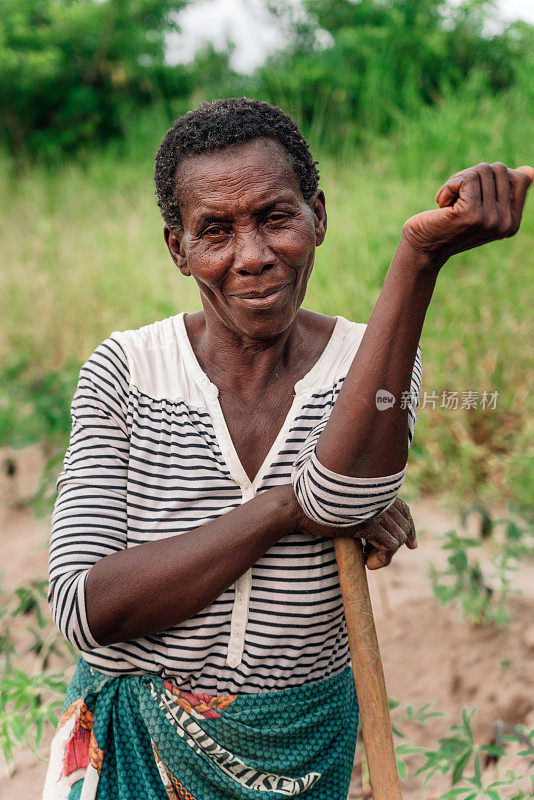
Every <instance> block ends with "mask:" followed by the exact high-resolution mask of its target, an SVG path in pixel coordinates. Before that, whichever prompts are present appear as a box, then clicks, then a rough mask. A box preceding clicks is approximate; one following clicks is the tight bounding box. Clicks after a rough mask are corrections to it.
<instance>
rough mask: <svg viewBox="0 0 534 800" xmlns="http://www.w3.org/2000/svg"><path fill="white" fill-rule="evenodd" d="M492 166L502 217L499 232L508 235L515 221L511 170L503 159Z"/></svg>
mask: <svg viewBox="0 0 534 800" xmlns="http://www.w3.org/2000/svg"><path fill="white" fill-rule="evenodd" d="M491 168H492V170H493V174H494V176H495V195H496V200H497V207H498V209H499V218H500V222H499V232H500V233H501V234H502V235H503V236H506V234H507V233H508V231H509V230H510V228H511V227H512V222H513V220H512V204H511V196H510V178H509V175H508V172H509V170H508V167H507V166H506V164H503V163H502V162H501V161H496V162H495V163H494V164H492V165H491Z"/></svg>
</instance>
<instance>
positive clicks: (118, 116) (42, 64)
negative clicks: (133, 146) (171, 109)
mask: <svg viewBox="0 0 534 800" xmlns="http://www.w3.org/2000/svg"><path fill="white" fill-rule="evenodd" d="M184 5H185V2H184V0H128V2H126V1H125V0H105V2H97V0H59V2H58V1H56V0H25V2H23V3H20V2H18V0H4V2H2V4H1V5H0V98H1V99H0V122H1V123H2V129H3V136H4V138H5V140H6V143H7V144H8V146H9V148H10V149H11V150H12V151H14V152H20V151H21V150H26V151H28V152H29V153H30V154H36V153H38V154H39V155H41V156H47V157H57V156H59V155H61V154H63V153H65V152H72V151H74V150H76V149H77V148H79V147H80V145H83V144H87V143H95V142H99V141H104V140H107V139H109V138H110V137H112V136H116V135H117V134H119V133H122V132H123V130H124V124H125V120H126V119H127V118H128V116H130V115H131V114H132V113H135V111H136V110H137V109H139V108H142V107H146V106H147V105H148V104H150V103H153V102H154V101H155V100H158V99H160V98H161V97H162V94H163V92H164V87H163V86H162V83H161V80H162V78H161V76H162V71H164V45H165V35H166V33H167V32H168V31H170V30H173V29H175V28H176V22H175V19H176V18H175V16H173V15H171V13H170V12H171V11H173V12H177V11H178V10H179V9H180V8H182V7H183V6H184ZM175 71H176V70H175ZM176 87H177V82H175V91H176Z"/></svg>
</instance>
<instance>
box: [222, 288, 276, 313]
mask: <svg viewBox="0 0 534 800" xmlns="http://www.w3.org/2000/svg"><path fill="white" fill-rule="evenodd" d="M288 286H289V284H288V283H284V284H282V285H281V286H271V287H270V288H269V289H264V290H263V291H262V292H246V293H244V294H232V295H230V296H231V297H233V298H235V299H236V300H237V301H238V302H239V303H240V304H242V305H244V306H246V307H247V308H254V309H257V308H270V307H271V306H274V305H276V303H277V302H278V300H279V299H280V298H281V297H282V295H283V293H284V289H286V288H287V287H288Z"/></svg>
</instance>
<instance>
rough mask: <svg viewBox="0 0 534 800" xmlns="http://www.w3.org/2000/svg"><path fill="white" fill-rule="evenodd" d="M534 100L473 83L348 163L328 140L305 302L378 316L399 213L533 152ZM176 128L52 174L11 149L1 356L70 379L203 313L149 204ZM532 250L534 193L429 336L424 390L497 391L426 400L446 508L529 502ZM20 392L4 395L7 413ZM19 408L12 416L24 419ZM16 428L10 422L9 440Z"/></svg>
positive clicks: (423, 424)
mask: <svg viewBox="0 0 534 800" xmlns="http://www.w3.org/2000/svg"><path fill="white" fill-rule="evenodd" d="M479 88H480V87H479ZM533 107H534V94H533V90H532V87H531V86H528V87H523V89H515V90H514V91H513V92H510V93H509V94H508V95H507V96H505V97H501V98H500V99H496V98H493V99H492V98H488V97H487V96H485V95H482V94H480V93H479V91H478V89H477V86H476V83H473V82H472V83H471V84H470V85H469V86H467V87H466V89H465V92H464V93H463V96H462V97H449V98H447V99H446V100H445V101H444V102H443V104H442V105H441V107H439V108H437V109H426V110H424V111H421V113H420V114H419V115H418V117H417V118H413V119H411V120H403V121H401V122H400V123H399V126H398V128H397V132H396V134H395V135H394V136H393V137H390V138H389V139H387V140H373V141H369V140H368V141H367V142H366V144H365V146H364V148H363V149H362V150H360V151H358V152H355V151H354V150H352V149H349V148H346V150H345V151H343V149H342V148H341V153H340V155H339V156H337V157H335V158H334V157H332V156H329V155H326V154H325V155H323V157H321V153H320V152H319V153H318V155H317V149H315V152H316V157H318V158H319V161H320V168H321V176H322V185H323V187H324V189H325V191H326V196H327V208H328V213H329V232H328V236H327V240H326V242H325V244H324V245H323V246H322V247H321V248H319V250H318V252H317V264H316V268H315V271H314V274H313V276H312V279H311V282H310V286H309V291H308V296H307V299H306V303H305V304H306V305H307V306H308V307H309V308H313V309H316V310H318V311H321V312H323V313H327V314H341V315H343V316H346V317H348V318H349V319H354V320H361V321H366V320H367V319H368V318H369V315H370V313H371V310H372V307H373V304H374V302H375V301H376V298H377V296H378V292H379V290H380V286H381V283H382V281H383V279H384V276H385V273H386V271H387V267H388V264H389V262H390V260H391V257H392V255H393V252H394V250H395V247H396V245H397V242H398V239H399V236H400V232H401V228H402V224H403V222H404V220H405V219H406V218H407V217H409V216H411V215H412V214H414V213H416V212H417V211H419V210H423V209H425V208H430V207H433V198H434V195H435V192H436V190H437V188H438V187H439V186H440V185H441V183H442V182H443V181H444V180H445V179H446V178H447V177H448V175H449V174H450V173H451V172H454V171H457V170H458V169H462V168H464V167H465V166H467V165H469V164H470V163H476V162H479V161H494V160H501V161H505V162H506V163H509V164H511V165H512V166H517V165H518V164H521V163H525V162H528V159H529V158H532V155H533V151H532V147H531V143H532V142H533V141H534V114H532V113H525V109H526V108H530V109H532V108H533ZM167 125H168V120H167V119H165V118H163V117H162V116H158V115H157V114H154V115H153V116H146V117H145V118H143V119H142V120H139V121H138V122H137V123H136V125H135V126H133V127H132V133H131V137H130V138H129V140H128V141H127V142H126V143H125V145H123V146H122V147H121V148H120V149H119V148H118V147H116V146H113V147H108V148H107V149H105V150H102V151H99V152H96V151H95V152H93V153H90V154H86V157H85V158H84V160H83V161H82V162H79V163H69V164H65V165H64V166H62V167H61V168H59V169H56V170H46V169H44V168H43V167H37V166H32V165H27V166H26V168H24V169H22V168H20V167H19V168H18V170H17V171H15V170H14V167H13V165H12V164H11V162H9V160H7V159H4V160H3V162H2V163H1V165H0V197H1V198H2V199H1V200H0V203H1V213H0V235H1V237H2V240H3V248H4V266H3V269H2V273H1V278H0V318H1V320H2V322H1V324H0V358H1V359H2V362H3V363H4V364H8V365H9V364H11V365H12V364H13V363H14V362H22V363H23V364H24V370H23V372H24V375H28V376H30V377H32V376H33V377H35V376H39V375H40V374H42V373H43V372H46V371H52V372H57V371H59V370H61V369H62V368H63V367H64V365H65V364H67V363H69V362H74V363H76V364H79V363H81V362H82V361H83V360H84V359H85V358H87V356H88V355H89V354H90V353H91V351H92V350H93V349H94V347H95V346H96V345H97V344H98V343H99V342H100V341H101V340H102V339H103V338H105V337H106V336H107V335H109V333H110V332H111V331H112V330H117V329H124V328H135V327H138V326H140V325H143V324H145V323H148V322H151V321H153V320H154V319H158V318H162V317H165V316H168V315H170V314H174V313H177V312H178V311H180V310H183V309H187V310H189V311H191V310H194V309H197V308H199V300H198V296H197V292H196V287H195V285H194V284H193V281H192V279H186V278H183V277H182V276H181V275H179V273H178V272H177V270H176V268H175V267H174V266H173V264H172V262H171V261H170V259H169V256H168V254H167V252H166V248H165V245H164V242H163V237H162V234H161V227H162V226H161V221H160V219H159V212H158V210H157V208H156V206H155V202H154V199H153V187H152V164H153V153H154V151H155V149H156V147H157V145H158V142H159V140H160V139H161V137H162V135H163V133H164V131H165V129H166V127H167ZM533 250H534V214H533V206H532V199H531V200H530V202H529V203H528V204H527V208H526V211H525V215H524V222H523V226H522V230H521V231H520V233H519V234H518V236H517V237H516V238H515V239H513V240H506V241H503V242H498V243H494V244H492V245H487V246H485V247H484V248H482V249H479V250H476V251H473V252H470V253H467V254H464V255H462V256H460V257H455V258H454V260H452V261H451V262H450V263H449V264H447V265H446V266H445V268H444V270H443V273H442V275H441V276H440V279H439V281H438V285H437V288H436V292H435V296H434V299H433V301H432V305H431V308H430V311H429V313H428V318H427V322H426V325H425V330H424V334H423V339H422V342H421V346H422V351H423V364H424V373H425V376H424V386H423V389H424V390H426V391H427V392H429V393H430V392H432V391H433V392H436V393H437V394H438V395H441V393H442V392H443V391H445V390H446V391H458V392H462V391H468V390H472V391H478V392H482V391H484V390H487V391H492V392H493V391H497V392H499V396H498V400H497V407H496V409H495V410H488V409H486V410H483V409H481V408H477V409H471V410H466V409H463V410H462V409H458V410H446V409H442V408H440V407H439V405H440V403H439V402H438V403H437V407H436V408H435V409H434V410H433V409H432V408H431V407H430V406H429V405H427V406H426V407H425V408H424V409H421V410H420V414H419V422H418V427H417V431H416V438H415V442H414V445H413V447H412V455H411V468H410V470H409V480H408V482H407V487H406V490H407V493H408V496H412V497H413V496H414V495H415V494H416V493H420V492H425V491H428V492H438V493H440V494H443V495H444V496H445V497H446V498H448V499H449V500H450V501H451V502H458V501H460V502H462V503H463V502H470V501H472V500H473V499H475V498H476V499H479V500H482V499H483V500H486V501H487V500H504V499H506V498H514V499H516V500H517V501H518V502H519V503H520V504H521V505H525V504H527V503H528V500H529V486H530V485H531V483H532V476H530V477H529V475H527V460H526V457H525V450H526V448H527V445H528V442H529V437H530V435H531V430H529V427H528V405H529V381H528V376H529V371H530V370H531V369H532V328H531V324H530V320H531V317H532V313H531V309H532V307H533V305H534V303H533V300H534V298H533V296H532V281H530V282H529V281H528V280H527V274H528V271H529V268H530V269H531V266H532V252H533ZM19 372H20V371H19ZM45 385H47V384H45ZM19 396H20V393H19ZM8 400H9V398H8V399H7V400H6V399H5V398H4V409H3V410H2V408H1V406H0V415H1V414H4V417H5V415H6V414H7V411H6V408H5V406H6V404H7V403H8ZM10 413H11V412H10ZM10 419H11V417H10ZM17 419H18V417H17V414H16V413H15V414H12V423H10V424H11V427H13V426H16V424H17ZM0 432H1V428H0ZM11 434H12V432H11V433H10V430H9V425H7V428H6V426H5V425H4V432H3V438H4V441H9V440H10V437H11V438H14V437H13V436H12V435H11Z"/></svg>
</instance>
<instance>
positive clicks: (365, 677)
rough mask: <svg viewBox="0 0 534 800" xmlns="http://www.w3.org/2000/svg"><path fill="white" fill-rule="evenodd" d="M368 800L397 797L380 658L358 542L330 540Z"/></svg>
mask: <svg viewBox="0 0 534 800" xmlns="http://www.w3.org/2000/svg"><path fill="white" fill-rule="evenodd" d="M334 547H335V551H336V560H337V567H338V571H339V582H340V584H341V593H342V595H343V606H344V609H345V620H346V623H347V632H348V636H349V645H350V654H351V658H352V671H353V672H354V683H355V685H356V693H357V695H358V705H359V707H360V719H361V722H362V731H363V741H364V744H365V753H366V756H367V766H368V768H369V779H370V781H371V789H372V791H373V800H402V790H401V784H400V779H399V772H398V769H397V760H396V758H395V746H394V744H393V732H392V730H391V718H390V715H389V706H388V696H387V691H386V683H385V681H384V672H383V669H382V660H381V658H380V650H379V648H378V639H377V637H376V629H375V621H374V617H373V609H372V607H371V598H370V596H369V586H368V584H367V575H366V572H365V564H364V561H363V550H362V546H361V543H360V542H359V541H355V540H354V539H341V538H336V539H334Z"/></svg>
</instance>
